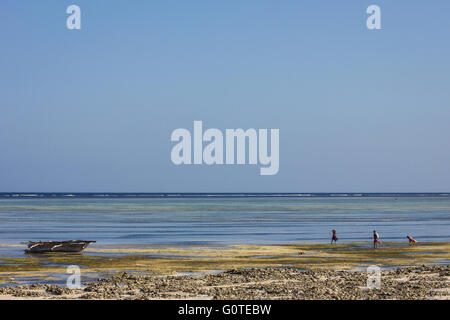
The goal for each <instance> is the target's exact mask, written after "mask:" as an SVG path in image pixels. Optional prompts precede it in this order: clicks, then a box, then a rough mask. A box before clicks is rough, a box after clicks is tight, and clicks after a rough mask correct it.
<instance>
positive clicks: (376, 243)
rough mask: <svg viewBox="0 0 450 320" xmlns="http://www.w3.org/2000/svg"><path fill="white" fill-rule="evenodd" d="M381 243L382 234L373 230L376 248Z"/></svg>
mask: <svg viewBox="0 0 450 320" xmlns="http://www.w3.org/2000/svg"><path fill="white" fill-rule="evenodd" d="M379 243H381V241H380V236H379V234H378V232H376V231H375V230H373V247H374V249H376V248H378V244H379Z"/></svg>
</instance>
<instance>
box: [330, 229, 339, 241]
mask: <svg viewBox="0 0 450 320" xmlns="http://www.w3.org/2000/svg"><path fill="white" fill-rule="evenodd" d="M331 232H333V236H332V237H331V244H333V241H334V244H336V242H337V241H338V237H337V232H336V230H334V229H333V230H331Z"/></svg>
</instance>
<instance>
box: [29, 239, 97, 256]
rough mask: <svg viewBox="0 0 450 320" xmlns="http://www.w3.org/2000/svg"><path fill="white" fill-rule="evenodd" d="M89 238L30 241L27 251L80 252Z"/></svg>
mask: <svg viewBox="0 0 450 320" xmlns="http://www.w3.org/2000/svg"><path fill="white" fill-rule="evenodd" d="M93 242H95V241H89V240H68V241H37V242H34V241H29V242H28V249H26V250H25V252H26V253H44V252H80V251H83V250H84V249H85V248H86V247H87V246H88V245H89V244H90V243H93Z"/></svg>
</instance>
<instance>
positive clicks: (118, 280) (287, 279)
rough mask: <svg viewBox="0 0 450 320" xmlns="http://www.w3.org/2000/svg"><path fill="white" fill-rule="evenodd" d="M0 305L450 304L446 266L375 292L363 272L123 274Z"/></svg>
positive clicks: (6, 293) (18, 295) (19, 292)
mask: <svg viewBox="0 0 450 320" xmlns="http://www.w3.org/2000/svg"><path fill="white" fill-rule="evenodd" d="M0 299H296V300H302V299H325V300H340V299H351V300H353V299H446V300H447V299H450V266H448V265H445V266H425V265H423V266H420V267H404V268H396V269H392V270H383V271H382V273H381V288H380V289H368V288H367V273H366V272H365V271H334V270H308V271H299V270H298V269H296V268H284V267H283V268H274V267H265V268H245V269H232V270H228V271H225V272H221V273H217V274H206V275H202V276H195V277H194V276H186V275H170V276H160V275H145V276H144V275H135V274H130V273H126V272H121V273H118V274H116V275H114V276H111V277H107V278H100V279H98V280H97V281H94V282H90V283H86V284H85V286H84V287H83V288H82V289H72V290H71V289H68V288H66V287H60V286H56V285H41V284H33V285H25V286H21V287H3V288H0Z"/></svg>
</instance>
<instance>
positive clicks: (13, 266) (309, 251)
mask: <svg viewBox="0 0 450 320" xmlns="http://www.w3.org/2000/svg"><path fill="white" fill-rule="evenodd" d="M448 261H450V243H449V242H423V243H418V244H416V245H414V246H409V245H407V244H404V243H383V245H382V246H380V247H379V248H378V249H376V250H375V249H373V248H372V247H371V246H370V245H369V244H367V243H356V242H355V243H348V244H339V245H329V244H310V243H306V244H286V245H233V246H229V247H223V248H210V247H190V248H173V247H168V248H166V249H164V248H157V249H155V248H148V249H136V250H134V249H95V248H92V249H89V250H87V251H86V252H85V253H83V254H79V253H76V254H73V253H72V254H70V253H50V254H40V255H24V257H8V256H2V257H0V282H7V279H8V278H9V277H26V276H28V275H29V274H36V273H39V274H42V273H44V274H54V273H65V271H66V267H67V266H69V265H79V266H80V267H81V268H82V272H101V273H110V272H119V271H132V272H139V273H144V274H145V273H156V274H171V273H177V272H205V271H210V270H227V269H236V268H250V267H282V266H291V267H295V268H299V269H310V270H311V269H328V270H345V269H352V268H355V267H361V266H367V265H379V266H387V267H394V266H414V265H422V264H439V263H448Z"/></svg>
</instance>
